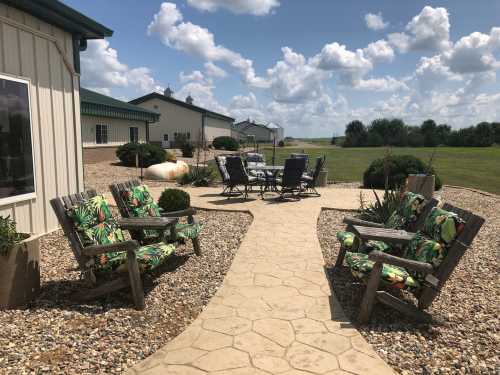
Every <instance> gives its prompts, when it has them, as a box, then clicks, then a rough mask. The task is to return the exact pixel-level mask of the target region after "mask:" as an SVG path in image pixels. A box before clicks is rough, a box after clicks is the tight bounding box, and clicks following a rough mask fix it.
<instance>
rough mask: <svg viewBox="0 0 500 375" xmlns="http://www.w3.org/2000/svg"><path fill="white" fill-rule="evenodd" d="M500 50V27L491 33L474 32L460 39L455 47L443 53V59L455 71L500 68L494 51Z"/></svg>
mask: <svg viewBox="0 0 500 375" xmlns="http://www.w3.org/2000/svg"><path fill="white" fill-rule="evenodd" d="M497 50H500V28H499V27H494V28H492V29H491V31H490V34H483V33H480V32H474V33H472V34H470V35H468V36H464V37H462V38H461V39H460V40H458V41H457V42H456V43H455V44H454V45H453V48H452V49H450V50H449V51H446V52H445V53H444V54H443V60H444V62H445V64H446V65H448V66H449V67H450V69H451V70H452V71H453V72H456V73H460V74H467V73H478V72H486V71H491V70H496V69H498V68H500V62H499V61H498V60H496V58H495V55H494V52H495V51H497Z"/></svg>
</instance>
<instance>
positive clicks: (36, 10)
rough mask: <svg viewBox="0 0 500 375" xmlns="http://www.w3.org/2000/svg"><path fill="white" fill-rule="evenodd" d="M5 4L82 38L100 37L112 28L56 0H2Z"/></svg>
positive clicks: (109, 32)
mask: <svg viewBox="0 0 500 375" xmlns="http://www.w3.org/2000/svg"><path fill="white" fill-rule="evenodd" d="M2 2H4V3H5V4H7V5H9V6H12V7H15V8H18V9H20V10H22V11H24V12H27V13H29V14H32V15H33V16H35V17H37V18H40V19H42V20H44V21H45V22H48V23H50V24H52V25H55V26H58V27H60V28H61V29H63V30H66V31H68V32H70V33H72V34H78V35H80V37H81V38H83V39H102V38H104V37H106V36H111V35H113V30H110V29H108V28H107V27H105V26H103V25H101V24H100V23H98V22H96V21H94V20H93V19H91V18H89V17H87V16H85V15H84V14H82V13H80V12H78V11H76V10H74V9H73V8H71V7H69V6H67V5H65V4H63V3H61V2H60V1H57V0H2Z"/></svg>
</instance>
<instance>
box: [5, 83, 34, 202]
mask: <svg viewBox="0 0 500 375" xmlns="http://www.w3.org/2000/svg"><path fill="white" fill-rule="evenodd" d="M34 192H35V178H34V175H33V151H32V147H31V119H30V105H29V94H28V82H26V81H22V80H13V79H10V78H7V77H5V76H0V199H1V198H8V197H14V196H17V195H24V194H30V193H34Z"/></svg>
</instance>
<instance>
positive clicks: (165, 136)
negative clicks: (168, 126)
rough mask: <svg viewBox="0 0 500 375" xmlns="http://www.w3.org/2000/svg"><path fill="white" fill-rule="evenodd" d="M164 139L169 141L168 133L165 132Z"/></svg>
mask: <svg viewBox="0 0 500 375" xmlns="http://www.w3.org/2000/svg"><path fill="white" fill-rule="evenodd" d="M163 140H164V141H165V142H166V141H168V134H163Z"/></svg>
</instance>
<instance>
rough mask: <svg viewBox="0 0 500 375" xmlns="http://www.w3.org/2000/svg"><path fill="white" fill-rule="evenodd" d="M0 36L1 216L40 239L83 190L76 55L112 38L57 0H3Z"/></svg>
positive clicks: (78, 78)
mask: <svg viewBox="0 0 500 375" xmlns="http://www.w3.org/2000/svg"><path fill="white" fill-rule="evenodd" d="M0 30H1V34H2V36H1V38H0V40H1V43H0V216H10V217H11V218H13V219H14V220H15V221H16V222H17V229H18V230H19V231H23V232H29V233H36V234H43V233H47V232H49V231H52V230H55V229H57V228H58V227H59V224H58V222H57V219H56V217H55V215H54V214H53V211H52V208H51V206H50V203H49V201H50V200H51V199H52V198H54V197H56V196H64V195H69V194H74V193H77V192H78V191H82V190H83V189H84V184H83V161H82V146H81V144H82V140H81V122H80V97H79V96H80V51H84V50H85V48H86V46H87V40H88V39H102V38H104V37H108V36H111V35H112V34H113V32H112V31H111V30H109V29H108V28H106V27H104V26H103V25H101V24H99V23H97V22H96V21H94V20H92V19H90V18H88V17H86V16H85V15H83V14H81V13H79V12H77V11H76V10H74V9H72V8H70V7H68V6H67V5H65V4H63V3H61V2H59V1H56V0H50V1H49V0H22V1H21V0H3V1H2V2H1V3H0Z"/></svg>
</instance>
